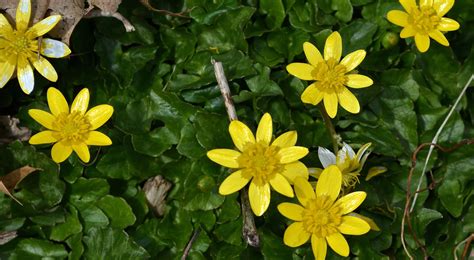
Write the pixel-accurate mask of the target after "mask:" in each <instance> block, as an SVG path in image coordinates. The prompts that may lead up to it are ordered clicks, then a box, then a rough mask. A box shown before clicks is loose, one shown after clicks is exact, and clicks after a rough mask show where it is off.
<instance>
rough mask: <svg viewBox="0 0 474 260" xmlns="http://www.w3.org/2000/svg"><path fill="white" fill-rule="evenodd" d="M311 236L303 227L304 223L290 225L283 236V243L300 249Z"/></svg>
mask: <svg viewBox="0 0 474 260" xmlns="http://www.w3.org/2000/svg"><path fill="white" fill-rule="evenodd" d="M310 236H311V234H310V233H308V232H306V230H305V229H304V227H303V222H295V223H293V224H291V225H289V226H288V227H287V228H286V230H285V234H284V235H283V243H285V245H287V246H290V247H298V246H301V245H302V244H304V243H306V242H307V241H308V240H309V237H310Z"/></svg>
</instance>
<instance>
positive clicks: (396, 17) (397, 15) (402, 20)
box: [387, 10, 408, 27]
mask: <svg viewBox="0 0 474 260" xmlns="http://www.w3.org/2000/svg"><path fill="white" fill-rule="evenodd" d="M387 19H388V20H389V21H390V22H391V23H393V24H396V25H398V26H402V27H405V26H407V25H408V14H407V13H405V12H403V11H399V10H392V11H390V12H388V13H387Z"/></svg>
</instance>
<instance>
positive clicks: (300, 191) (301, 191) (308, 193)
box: [294, 178, 316, 206]
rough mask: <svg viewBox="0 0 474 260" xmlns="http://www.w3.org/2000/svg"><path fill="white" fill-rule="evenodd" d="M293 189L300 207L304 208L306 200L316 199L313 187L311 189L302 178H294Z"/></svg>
mask: <svg viewBox="0 0 474 260" xmlns="http://www.w3.org/2000/svg"><path fill="white" fill-rule="evenodd" d="M294 187H295V193H296V198H298V201H299V202H300V204H301V205H303V206H305V205H306V203H307V202H308V200H312V199H314V198H316V195H315V194H314V190H313V187H311V184H310V183H309V182H308V181H307V180H305V179H303V178H295V186H294Z"/></svg>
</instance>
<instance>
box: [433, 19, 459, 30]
mask: <svg viewBox="0 0 474 260" xmlns="http://www.w3.org/2000/svg"><path fill="white" fill-rule="evenodd" d="M457 29H459V23H458V22H456V21H455V20H453V19H450V18H445V17H442V18H441V21H440V22H439V24H438V30H440V31H446V32H447V31H456V30H457Z"/></svg>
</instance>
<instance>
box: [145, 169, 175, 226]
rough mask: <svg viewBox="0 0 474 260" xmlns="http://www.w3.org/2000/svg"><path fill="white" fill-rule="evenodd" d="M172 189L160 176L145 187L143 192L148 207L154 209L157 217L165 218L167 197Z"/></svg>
mask: <svg viewBox="0 0 474 260" xmlns="http://www.w3.org/2000/svg"><path fill="white" fill-rule="evenodd" d="M170 189H171V183H170V182H168V181H167V180H165V179H164V178H163V177H161V176H160V175H158V176H155V177H152V178H150V179H148V180H147V181H146V182H145V185H143V191H144V192H145V197H146V200H147V202H148V205H149V206H150V207H151V208H152V209H153V211H154V213H155V214H156V215H157V216H160V217H161V216H163V214H164V213H165V206H166V200H165V199H166V195H167V194H168V191H169V190H170Z"/></svg>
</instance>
